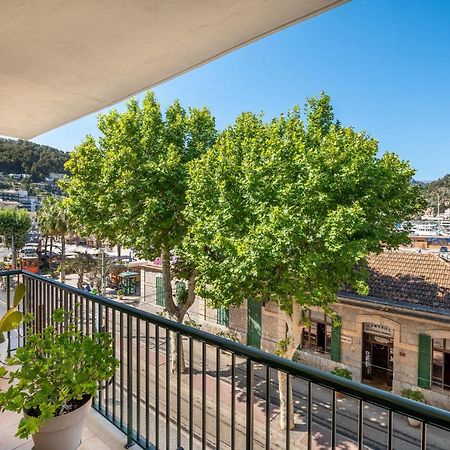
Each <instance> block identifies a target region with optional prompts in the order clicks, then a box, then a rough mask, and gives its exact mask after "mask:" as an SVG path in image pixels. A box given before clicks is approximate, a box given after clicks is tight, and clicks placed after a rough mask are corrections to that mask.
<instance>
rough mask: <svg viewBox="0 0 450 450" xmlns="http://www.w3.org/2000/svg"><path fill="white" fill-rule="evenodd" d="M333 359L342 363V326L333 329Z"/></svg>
mask: <svg viewBox="0 0 450 450" xmlns="http://www.w3.org/2000/svg"><path fill="white" fill-rule="evenodd" d="M331 359H332V360H333V361H336V362H340V361H341V326H340V325H337V326H334V327H331Z"/></svg>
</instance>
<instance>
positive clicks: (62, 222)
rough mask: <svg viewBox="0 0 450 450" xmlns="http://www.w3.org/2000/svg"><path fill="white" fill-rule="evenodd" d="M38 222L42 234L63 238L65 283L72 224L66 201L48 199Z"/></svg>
mask: <svg viewBox="0 0 450 450" xmlns="http://www.w3.org/2000/svg"><path fill="white" fill-rule="evenodd" d="M37 220H38V226H39V228H40V229H41V232H42V233H44V234H46V235H48V236H51V237H56V236H60V237H61V263H60V280H61V282H62V283H64V281H65V280H66V271H65V260H66V236H67V234H68V233H69V232H70V230H71V222H70V218H69V214H68V211H67V208H66V205H65V203H64V199H62V198H57V197H47V198H46V199H45V200H44V201H43V202H42V205H41V208H40V209H39V211H38V214H37Z"/></svg>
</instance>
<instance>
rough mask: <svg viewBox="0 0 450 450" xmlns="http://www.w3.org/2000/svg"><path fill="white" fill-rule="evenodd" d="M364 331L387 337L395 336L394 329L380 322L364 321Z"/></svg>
mask: <svg viewBox="0 0 450 450" xmlns="http://www.w3.org/2000/svg"><path fill="white" fill-rule="evenodd" d="M364 333H367V334H374V335H376V336H383V337H386V338H392V337H393V336H394V331H393V330H391V329H390V328H388V327H386V326H384V325H380V324H378V323H368V322H367V323H364Z"/></svg>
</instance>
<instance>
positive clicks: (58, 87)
mask: <svg viewBox="0 0 450 450" xmlns="http://www.w3.org/2000/svg"><path fill="white" fill-rule="evenodd" d="M345 1H347V0H14V1H1V2H0V8H1V9H0V12H1V13H0V23H1V27H0V135H6V136H14V137H20V138H23V139H29V138H32V137H34V136H36V135H39V134H41V133H44V132H46V131H48V130H51V129H53V128H56V127H58V126H61V125H64V124H65V123H68V122H70V121H72V120H75V119H78V118H80V117H82V116H84V115H87V114H90V113H92V112H95V111H98V110H100V109H102V108H105V107H107V106H110V105H112V104H114V103H116V102H118V101H120V100H123V99H125V98H128V97H130V96H132V95H133V94H136V93H139V92H141V91H143V90H145V89H147V88H151V87H153V86H156V85H158V84H160V83H162V82H164V81H166V80H168V79H170V78H173V77H175V76H177V75H180V74H182V73H184V72H186V71H188V70H191V69H193V68H195V67H198V66H200V65H202V64H205V63H207V62H208V61H211V60H212V59H214V58H218V57H220V56H222V55H224V54H225V53H227V52H230V51H232V50H234V49H236V48H238V47H241V46H243V45H246V44H248V43H250V42H252V41H254V40H257V39H259V38H261V37H263V36H266V35H268V34H270V33H273V32H275V31H277V30H280V29H281V28H284V27H287V26H289V25H292V24H294V23H296V22H299V21H301V20H305V19H307V18H309V17H312V16H314V15H317V14H320V13H322V12H324V11H326V10H328V9H330V8H333V7H336V6H338V5H340V4H342V3H344V2H345Z"/></svg>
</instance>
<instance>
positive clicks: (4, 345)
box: [0, 283, 25, 363]
mask: <svg viewBox="0 0 450 450" xmlns="http://www.w3.org/2000/svg"><path fill="white" fill-rule="evenodd" d="M24 296H25V285H24V284H22V283H20V284H18V285H17V286H16V289H15V291H14V297H13V304H12V306H11V308H10V309H8V311H6V313H5V315H4V316H3V317H2V318H1V319H0V362H2V363H4V362H5V360H6V356H7V352H8V342H7V339H6V338H5V333H7V332H8V331H11V330H13V329H14V328H17V327H18V326H19V324H20V322H22V319H23V316H22V313H21V312H20V311H18V310H17V307H18V306H19V303H20V302H21V301H22V299H23V297H24Z"/></svg>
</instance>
